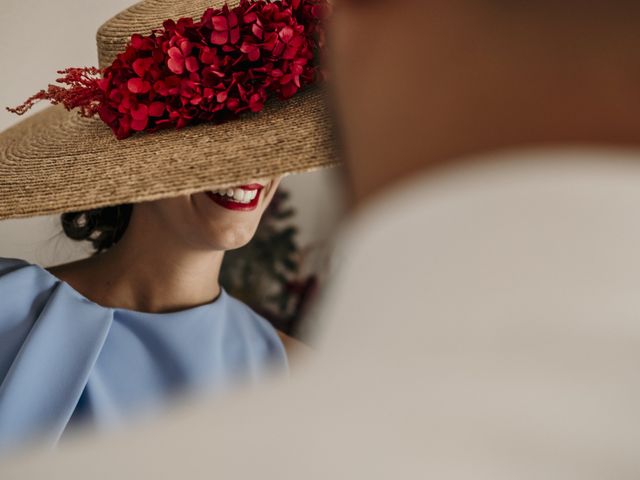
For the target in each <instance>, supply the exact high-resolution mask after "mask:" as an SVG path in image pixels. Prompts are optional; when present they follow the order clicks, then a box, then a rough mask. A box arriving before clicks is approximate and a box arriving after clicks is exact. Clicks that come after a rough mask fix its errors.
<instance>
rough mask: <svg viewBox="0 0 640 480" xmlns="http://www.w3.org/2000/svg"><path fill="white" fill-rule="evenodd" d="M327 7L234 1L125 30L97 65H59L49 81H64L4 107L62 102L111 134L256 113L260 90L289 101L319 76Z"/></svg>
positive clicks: (312, 0)
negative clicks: (126, 35) (145, 28)
mask: <svg viewBox="0 0 640 480" xmlns="http://www.w3.org/2000/svg"><path fill="white" fill-rule="evenodd" d="M328 8H329V7H328V4H327V2H326V0H277V1H274V2H270V1H268V0H241V2H240V4H239V5H238V6H237V7H235V8H233V9H230V8H229V7H228V6H227V5H225V6H224V7H223V8H221V9H212V8H210V9H208V10H207V11H205V12H204V15H203V16H202V19H201V20H200V21H197V22H196V21H194V20H193V19H190V18H182V19H180V20H178V21H177V22H175V21H173V20H167V21H166V22H164V28H163V29H160V30H156V31H154V32H153V33H152V34H151V35H149V36H142V35H133V36H132V37H131V42H130V44H129V46H128V47H127V49H126V50H125V51H124V52H123V53H120V54H119V55H118V57H117V58H116V60H115V61H114V62H113V64H112V65H111V66H109V67H107V68H105V69H104V70H103V71H99V70H97V69H94V68H86V69H67V70H63V71H61V72H60V73H63V74H65V77H63V78H61V79H59V80H58V82H60V83H62V84H65V85H68V86H67V87H60V86H55V85H50V86H49V89H48V90H47V91H44V90H43V91H41V92H39V93H38V94H36V95H34V96H33V97H31V98H30V99H28V100H27V101H26V102H25V103H24V104H23V105H21V106H20V107H17V108H15V109H10V111H12V112H14V113H18V114H22V113H24V112H26V111H27V110H28V109H29V108H31V106H32V105H33V104H34V103H36V102H37V101H39V100H49V101H51V102H52V103H63V104H64V105H65V107H67V108H68V109H71V108H80V113H81V114H82V115H84V116H94V115H96V114H98V115H99V116H100V118H101V119H102V120H103V121H104V122H105V123H106V124H107V125H109V126H110V127H111V129H112V130H113V131H114V133H115V134H116V136H117V137H118V138H120V139H122V138H126V137H128V136H130V135H131V134H132V133H133V132H136V131H143V130H145V131H153V130H156V129H159V128H163V127H166V126H175V127H177V128H180V127H183V126H185V125H189V124H193V123H200V122H221V121H224V120H226V119H228V118H230V117H233V116H235V115H238V114H240V113H242V112H245V111H252V112H259V111H260V110H262V108H263V106H264V103H265V101H266V100H267V98H268V97H269V96H271V95H275V96H278V97H279V98H281V99H286V98H289V97H291V96H293V95H295V94H296V93H297V92H298V91H299V90H300V89H301V88H302V87H303V86H304V85H309V84H312V83H314V82H315V81H316V80H318V79H319V78H320V77H321V75H322V72H321V71H320V70H319V68H318V66H317V65H316V63H317V62H316V61H315V56H316V54H317V51H318V49H319V48H321V47H322V46H323V44H324V37H323V30H322V25H323V20H324V18H325V16H326V14H327V12H328ZM100 73H101V74H102V76H101V77H99V76H97V75H99V74H100Z"/></svg>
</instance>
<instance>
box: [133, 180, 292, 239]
mask: <svg viewBox="0 0 640 480" xmlns="http://www.w3.org/2000/svg"><path fill="white" fill-rule="evenodd" d="M281 179H282V177H275V178H271V179H257V180H252V181H250V182H247V183H245V184H243V185H238V186H236V187H234V188H228V189H224V190H220V191H207V192H201V193H195V194H192V195H184V196H181V197H176V198H168V199H162V200H157V201H153V202H146V203H142V204H138V205H136V206H135V208H134V216H135V215H136V213H142V214H143V215H144V216H145V217H147V218H148V216H149V215H151V216H152V217H153V221H154V222H160V224H161V225H160V226H161V230H162V231H164V232H166V233H167V234H170V235H175V236H177V238H178V240H179V241H182V242H185V243H186V244H188V245H189V247H194V248H196V249H203V250H222V251H226V250H233V249H236V248H240V247H242V246H244V245H246V244H247V243H248V242H249V241H250V240H251V238H253V235H254V234H255V232H256V229H257V228H258V224H259V223H260V219H261V218H262V215H263V213H264V211H265V209H266V208H267V207H268V206H269V203H270V202H271V200H272V199H273V195H274V194H275V192H276V190H277V188H278V186H279V185H280V181H281ZM136 209H139V212H135V210H136ZM140 210H142V211H140Z"/></svg>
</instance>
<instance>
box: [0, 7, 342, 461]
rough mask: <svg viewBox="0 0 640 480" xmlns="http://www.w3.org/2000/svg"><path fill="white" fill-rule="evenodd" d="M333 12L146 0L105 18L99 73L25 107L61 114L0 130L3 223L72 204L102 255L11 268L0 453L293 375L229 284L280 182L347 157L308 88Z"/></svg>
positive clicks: (66, 80)
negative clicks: (237, 253)
mask: <svg viewBox="0 0 640 480" xmlns="http://www.w3.org/2000/svg"><path fill="white" fill-rule="evenodd" d="M212 4H213V5H212ZM211 6H213V7H214V8H208V7H211ZM321 7H322V4H321V2H319V1H317V0H307V1H292V2H289V1H288V0H283V1H278V2H274V3H267V2H263V1H241V2H240V3H238V2H235V3H234V4H232V5H223V4H222V2H211V1H209V0H207V1H203V0H197V1H181V2H175V1H173V0H172V1H168V0H147V1H145V2H142V3H140V4H137V5H134V6H133V7H131V8H130V9H128V10H127V11H125V12H123V13H121V14H120V15H118V16H116V17H114V18H113V19H112V20H110V21H109V22H107V23H106V24H105V25H103V27H101V29H100V31H99V32H98V53H99V58H100V63H101V68H100V69H89V68H87V69H68V70H65V71H63V72H62V73H63V74H64V75H65V76H64V77H63V78H62V79H61V80H59V82H61V83H62V84H63V85H64V86H50V87H49V89H48V90H46V91H41V92H39V93H38V94H36V95H35V96H34V97H32V98H31V99H29V100H28V101H27V102H25V104H24V105H23V106H21V107H19V108H17V109H14V110H13V111H15V112H16V113H23V112H24V111H26V110H28V108H29V107H30V106H31V105H32V104H33V103H34V102H35V101H38V100H43V99H44V100H49V101H51V102H52V103H54V104H58V103H60V104H62V105H60V106H55V107H51V108H49V109H48V110H46V111H44V112H42V113H40V114H37V115H34V116H32V117H30V118H29V119H27V120H26V121H24V122H21V123H20V124H18V125H17V126H15V127H13V128H11V129H10V130H8V131H6V132H4V133H3V134H2V135H1V136H0V219H3V218H12V217H26V216H31V215H44V214H52V213H60V212H71V213H66V214H64V215H63V224H64V227H65V232H66V233H67V234H68V235H70V236H72V237H74V238H80V239H88V240H92V241H93V242H94V246H97V247H98V250H100V251H102V250H104V251H102V253H100V254H98V255H95V256H92V257H90V258H87V259H84V260H80V261H77V262H72V263H68V264H65V265H58V266H55V267H51V268H47V269H45V268H42V267H40V266H38V265H34V264H30V263H28V262H26V261H23V260H19V259H0V303H1V305H0V346H1V348H0V448H1V447H8V446H11V445H16V444H18V443H21V442H25V441H28V440H32V439H35V438H42V437H44V438H46V439H47V440H48V441H49V442H51V443H55V442H56V441H57V440H58V439H59V438H60V437H61V435H62V434H63V433H64V432H65V431H66V430H67V429H68V427H69V425H70V424H72V423H75V422H76V421H83V422H90V423H92V424H94V425H98V426H109V425H113V424H117V423H119V422H120V421H122V420H124V419H126V418H128V417H129V416H130V415H131V414H132V413H133V412H138V413H140V412H141V411H142V410H143V409H144V410H147V409H149V408H150V407H154V406H157V405H161V404H162V403H163V402H165V401H166V400H167V399H168V398H170V397H171V396H172V395H173V394H175V393H178V392H183V391H186V390H190V389H193V388H209V389H211V388H212V389H214V390H216V391H219V390H222V389H223V388H225V387H227V386H229V385H230V384H232V383H234V382H236V381H239V380H242V379H245V380H246V379H252V380H258V379H260V378H261V377H264V376H265V375H267V373H268V372H269V371H271V370H272V368H274V367H275V368H286V365H287V358H286V352H285V349H284V347H283V343H282V341H281V338H280V337H279V335H278V332H276V331H275V330H274V329H273V327H271V326H270V325H269V324H268V323H267V322H266V321H265V320H264V319H263V318H261V317H260V316H258V315H257V314H256V313H255V312H253V311H252V310H251V309H249V307H247V306H245V305H243V304H242V303H241V302H239V301H238V300H235V299H233V298H231V297H230V296H229V295H228V294H227V293H226V292H225V291H224V289H223V288H221V287H220V285H219V283H218V274H219V271H220V265H221V262H222V259H223V256H224V252H225V251H227V250H230V249H235V248H238V247H240V246H242V245H244V244H246V243H247V242H248V241H249V240H250V239H251V237H252V236H253V234H254V232H255V230H256V228H257V225H258V223H259V221H260V218H261V216H262V214H263V213H264V210H265V208H266V207H267V205H268V204H269V202H270V201H271V199H272V198H273V195H274V193H275V191H276V189H277V187H278V184H279V182H280V179H281V177H282V176H283V175H285V174H288V173H293V172H302V171H308V170H312V169H315V168H320V167H324V166H329V165H333V164H334V160H333V155H332V148H331V145H332V142H331V138H330V135H329V133H328V129H327V125H328V122H327V117H328V115H327V112H326V109H325V107H324V102H323V101H322V95H321V92H320V91H319V90H318V89H317V88H315V87H311V86H309V85H311V84H312V83H314V82H315V81H316V80H317V79H318V77H319V70H318V68H317V66H316V65H315V63H314V58H315V56H316V54H317V50H318V49H319V47H320V45H321V43H322V39H321V37H322V32H321V30H320V25H321V18H322V15H323V13H322V9H321ZM203 12H204V13H203ZM192 18H195V20H192ZM163 19H168V20H167V21H165V22H164V23H163V21H162V20H163ZM176 19H177V21H175V20H176ZM161 24H162V25H163V28H161V29H160V28H158V27H159V25H161ZM151 31H153V33H151V34H149V32H151ZM270 97H279V99H280V100H277V99H274V100H273V101H270V102H269V103H266V102H267V100H268V99H269V98H270ZM63 107H66V108H63ZM68 110H72V111H68ZM76 110H78V111H79V113H80V114H78V111H76ZM245 112H249V113H245ZM96 117H99V119H98V118H96ZM227 120H231V121H227ZM105 124H106V125H105Z"/></svg>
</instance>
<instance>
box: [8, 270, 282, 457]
mask: <svg viewBox="0 0 640 480" xmlns="http://www.w3.org/2000/svg"><path fill="white" fill-rule="evenodd" d="M278 369H285V370H286V369H287V359H286V354H285V350H284V347H283V345H282V342H281V341H280V338H279V337H278V334H277V332H276V330H275V329H274V328H273V327H272V326H271V325H270V324H269V323H268V322H267V321H266V320H265V319H264V318H262V317H260V316H259V315H258V314H256V313H255V312H254V311H253V310H251V309H250V308H249V307H247V306H246V305H245V304H243V303H242V302H240V301H238V300H236V299H234V298H233V297H231V296H229V294H227V293H226V292H225V291H224V289H223V290H222V292H221V294H220V296H219V297H218V298H217V299H216V300H214V301H213V302H211V303H209V304H205V305H201V306H197V307H194V308H190V309H186V310H182V311H179V312H171V313H159V314H153V313H143V312H137V311H133V310H127V309H119V308H106V307H103V306H100V305H98V304H96V303H94V302H92V301H90V300H88V299H87V298H86V297H84V296H82V295H81V294H80V293H79V292H77V291H76V290H74V289H73V288H72V287H71V286H70V285H69V284H67V283H66V282H64V281H62V280H60V279H58V278H57V277H55V276H54V275H53V274H51V273H49V272H48V271H47V270H45V269H44V268H42V267H40V266H38V265H35V264H31V263H28V262H26V261H24V260H19V259H8V258H0V453H2V452H3V451H5V450H7V449H12V447H15V446H19V445H21V444H23V443H24V442H28V441H31V440H33V439H37V440H40V441H42V440H44V441H45V442H48V443H49V444H51V445H55V444H56V443H57V442H58V441H59V439H60V438H61V436H62V435H63V433H64V432H65V430H71V428H70V425H72V424H75V423H76V422H81V423H90V424H93V425H94V426H97V427H98V428H101V427H108V426H113V425H118V424H120V423H122V422H123V421H125V420H126V419H127V418H131V417H130V416H131V415H133V414H135V413H136V412H138V413H140V414H141V413H143V412H148V411H150V410H153V409H155V408H157V407H159V406H161V405H163V404H166V402H167V401H168V400H169V399H171V398H172V397H173V396H174V394H176V393H185V392H187V391H193V390H200V389H206V390H207V391H208V392H209V393H212V392H213V393H215V392H219V391H222V390H226V389H228V388H230V387H231V386H232V384H235V383H237V382H238V381H259V380H260V379H262V378H264V377H265V376H266V375H267V374H269V373H271V372H273V371H274V370H278Z"/></svg>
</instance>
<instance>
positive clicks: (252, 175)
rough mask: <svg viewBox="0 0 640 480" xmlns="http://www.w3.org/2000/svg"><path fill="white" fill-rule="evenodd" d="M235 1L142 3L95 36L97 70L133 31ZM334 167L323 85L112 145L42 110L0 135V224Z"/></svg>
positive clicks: (95, 122)
mask: <svg viewBox="0 0 640 480" xmlns="http://www.w3.org/2000/svg"><path fill="white" fill-rule="evenodd" d="M225 3H227V4H228V5H229V7H234V6H236V5H237V4H238V3H239V1H238V0H229V1H227V2H225V1H223V0H179V1H175V0H145V1H143V2H140V3H137V4H135V5H133V6H132V7H130V8H128V9H127V10H125V11H123V12H121V13H120V14H118V15H116V16H115V17H114V18H112V19H111V20H109V21H108V22H106V23H105V24H104V25H103V26H102V27H100V29H99V30H98V33H97V44H98V57H99V66H100V68H104V67H106V66H108V65H110V64H111V63H112V62H113V61H114V59H115V58H116V56H117V54H118V53H120V52H123V51H124V50H125V48H126V46H127V44H128V43H129V41H130V39H131V36H132V35H133V34H135V33H138V34H142V35H148V34H150V33H151V32H152V30H155V29H158V28H161V27H162V23H163V21H164V20H167V19H174V20H177V19H179V18H183V17H192V18H194V19H199V18H200V16H202V14H203V12H204V11H205V10H206V9H207V8H210V7H214V8H221V7H222V6H223V5H224V4H225ZM336 164H337V160H336V156H335V152H334V142H333V138H332V135H331V122H330V115H329V111H328V108H327V105H326V101H325V89H324V88H322V87H320V86H309V87H307V88H305V89H303V90H302V91H300V92H298V93H297V94H296V95H294V96H293V97H292V98H289V99H287V100H279V99H277V98H274V99H271V100H269V101H268V102H267V104H266V105H265V108H264V109H263V110H262V111H261V112H259V113H246V114H242V115H240V116H239V117H238V118H236V119H233V120H230V121H227V122H225V123H220V124H214V123H204V124H199V125H194V126H187V127H184V128H181V129H175V128H170V129H164V130H160V131H157V132H153V133H151V132H140V133H136V134H135V135H133V136H131V137H129V138H126V139H124V140H118V139H117V138H116V137H115V135H114V134H113V132H112V131H111V129H110V128H109V127H108V126H107V125H106V124H105V123H103V122H102V121H101V120H100V119H98V118H85V117H82V116H80V115H79V114H78V112H76V111H73V110H72V111H67V110H66V109H65V108H64V107H63V106H62V105H55V106H50V107H48V108H47V109H45V110H43V111H41V112H39V113H37V114H35V115H32V116H30V117H29V118H27V119H26V120H24V121H22V122H20V123H18V124H17V125H15V126H13V127H11V128H9V129H8V130H6V131H5V132H3V133H2V134H0V219H8V218H19V217H30V216H38V215H47V214H55V213H62V212H68V211H82V210H88V209H94V208H99V207H104V206H109V205H118V204H123V203H136V202H141V201H147V200H156V199H161V198H168V197H174V196H180V195H185V194H191V193H195V192H200V191H206V190H215V189H219V188H224V187H230V186H237V185H241V184H243V183H244V182H246V181H249V180H252V179H260V178H268V177H273V176H277V175H285V174H290V173H300V172H307V171H312V170H316V169H320V168H323V167H328V166H334V165H336Z"/></svg>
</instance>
